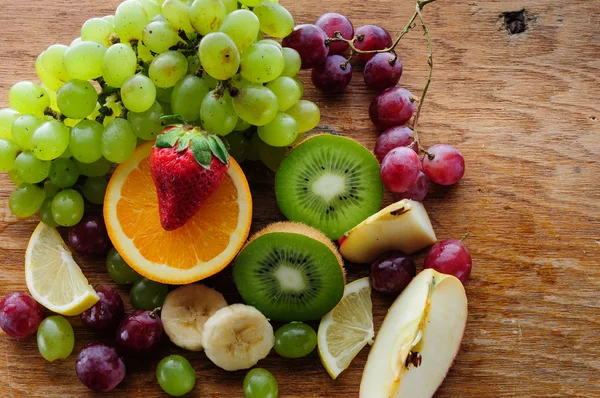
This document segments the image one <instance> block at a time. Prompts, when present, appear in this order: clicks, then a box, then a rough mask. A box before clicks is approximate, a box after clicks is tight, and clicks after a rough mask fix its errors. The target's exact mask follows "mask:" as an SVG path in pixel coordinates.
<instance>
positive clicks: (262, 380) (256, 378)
mask: <svg viewBox="0 0 600 398" xmlns="http://www.w3.org/2000/svg"><path fill="white" fill-rule="evenodd" d="M278 395H279V386H278V384H277V380H276V379H275V377H273V375H272V374H271V372H269V371H268V370H266V369H262V368H254V369H252V370H251V371H249V372H248V374H247V375H246V377H244V396H245V397H246V398H277V396H278Z"/></svg>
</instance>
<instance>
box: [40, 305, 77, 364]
mask: <svg viewBox="0 0 600 398" xmlns="http://www.w3.org/2000/svg"><path fill="white" fill-rule="evenodd" d="M37 345H38V349H39V350H40V354H42V356H43V357H44V359H45V360H46V361H49V362H54V361H56V360H57V359H66V358H67V357H68V356H69V355H71V352H73V347H75V333H73V327H72V326H71V324H70V323H69V321H67V320H66V319H65V318H63V317H62V316H60V315H52V316H49V317H48V318H46V319H44V320H43V321H42V323H40V326H39V327H38V331H37Z"/></svg>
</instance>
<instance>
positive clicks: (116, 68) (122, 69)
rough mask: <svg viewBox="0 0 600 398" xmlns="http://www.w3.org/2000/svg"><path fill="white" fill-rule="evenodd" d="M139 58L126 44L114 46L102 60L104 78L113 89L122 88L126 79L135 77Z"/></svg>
mask: <svg viewBox="0 0 600 398" xmlns="http://www.w3.org/2000/svg"><path fill="white" fill-rule="evenodd" d="M136 68H137V56H136V55H135V51H133V49H132V48H131V47H129V46H128V45H126V44H121V43H117V44H113V45H112V46H110V47H109V48H108V50H106V53H104V58H102V77H103V78H104V81H105V82H106V84H108V85H109V86H111V87H116V88H121V86H122V85H123V82H124V81H125V79H127V78H128V77H130V76H133V75H135V71H136Z"/></svg>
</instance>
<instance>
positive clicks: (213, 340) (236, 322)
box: [202, 304, 275, 370]
mask: <svg viewBox="0 0 600 398" xmlns="http://www.w3.org/2000/svg"><path fill="white" fill-rule="evenodd" d="M274 343H275V335H274V334H273V327H272V326H271V324H270V323H269V320H268V319H267V318H266V317H265V316H264V315H263V314H262V313H261V312H260V311H259V310H257V309H256V308H254V307H251V306H249V305H245V304H233V305H230V306H228V307H225V308H222V309H220V310H219V311H217V312H216V313H215V314H214V315H213V316H211V317H210V318H209V319H208V321H206V324H205V325H204V331H203V332H202V345H203V346H204V352H205V353H206V356H207V357H208V358H209V359H210V360H211V361H213V363H214V364H215V365H217V366H218V367H220V368H222V369H225V370H239V369H248V368H251V367H252V366H254V365H256V363H257V362H258V361H259V360H261V359H263V358H264V357H266V356H267V355H268V354H269V352H270V351H271V349H272V348H273V345H274Z"/></svg>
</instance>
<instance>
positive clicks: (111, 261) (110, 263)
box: [106, 247, 142, 285]
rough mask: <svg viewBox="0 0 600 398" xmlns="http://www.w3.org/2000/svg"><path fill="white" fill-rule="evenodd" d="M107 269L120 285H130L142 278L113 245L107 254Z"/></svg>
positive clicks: (111, 277) (114, 280)
mask: <svg viewBox="0 0 600 398" xmlns="http://www.w3.org/2000/svg"><path fill="white" fill-rule="evenodd" d="M106 269H107V271H108V275H109V276H110V279H112V280H113V282H115V283H117V284H119V285H130V284H132V283H134V282H135V281H137V280H139V279H141V278H142V276H141V275H140V274H138V273H137V272H135V271H134V270H133V268H131V267H130V266H129V264H127V263H126V262H125V260H123V257H121V255H120V254H119V252H118V251H116V250H115V248H114V247H113V248H112V249H110V251H109V252H108V255H107V256H106Z"/></svg>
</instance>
